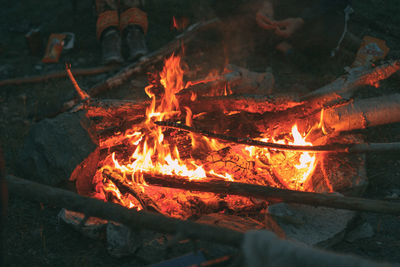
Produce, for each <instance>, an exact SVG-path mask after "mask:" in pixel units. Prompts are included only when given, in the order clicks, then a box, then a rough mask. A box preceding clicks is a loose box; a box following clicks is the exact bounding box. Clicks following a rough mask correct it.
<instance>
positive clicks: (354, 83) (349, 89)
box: [259, 61, 400, 131]
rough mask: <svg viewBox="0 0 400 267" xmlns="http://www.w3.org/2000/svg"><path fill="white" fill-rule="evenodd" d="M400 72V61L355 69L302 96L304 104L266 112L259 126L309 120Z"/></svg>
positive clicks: (264, 126) (269, 126) (265, 127)
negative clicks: (361, 89) (360, 89)
mask: <svg viewBox="0 0 400 267" xmlns="http://www.w3.org/2000/svg"><path fill="white" fill-rule="evenodd" d="M399 69H400V61H390V62H389V63H386V64H383V65H381V66H378V67H376V68H367V69H365V68H363V69H359V68H358V69H352V70H351V71H350V73H349V74H347V75H343V76H342V77H340V78H338V79H336V80H335V81H333V82H332V83H330V84H327V85H325V86H323V87H321V88H320V89H318V90H315V91H313V92H311V93H309V94H306V95H304V96H303V97H301V99H300V102H301V105H296V106H295V107H293V108H291V109H287V110H283V111H280V112H278V113H274V114H271V113H270V112H266V113H264V114H263V116H262V119H261V123H260V124H259V125H260V127H262V128H260V131H263V130H264V129H268V128H273V127H274V126H276V125H282V124H283V123H285V122H287V121H293V122H294V121H297V120H302V119H307V118H309V117H310V116H312V115H314V114H315V113H318V112H320V110H321V109H322V108H335V106H338V105H341V104H346V103H348V102H349V101H350V99H351V96H352V95H353V93H354V92H355V91H356V89H357V88H358V87H359V86H362V85H377V84H378V83H379V81H381V80H384V79H387V78H388V77H390V76H391V75H392V74H394V73H396V72H398V70H399ZM262 124H263V125H262Z"/></svg>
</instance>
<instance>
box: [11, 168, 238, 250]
mask: <svg viewBox="0 0 400 267" xmlns="http://www.w3.org/2000/svg"><path fill="white" fill-rule="evenodd" d="M6 180H7V183H8V189H9V191H10V194H12V195H19V196H21V197H23V198H26V199H29V200H35V201H39V202H41V203H44V204H48V205H53V206H57V207H62V208H66V209H69V210H73V211H79V212H82V213H84V214H85V215H87V216H94V217H99V218H103V219H107V220H113V221H116V222H120V223H123V224H124V225H126V226H128V227H131V228H133V229H148V230H153V231H156V232H160V233H169V234H176V233H179V234H181V235H183V236H184V237H187V238H190V239H202V240H206V241H211V242H217V243H221V244H226V245H231V246H235V247H239V246H240V245H241V243H242V240H243V233H241V232H238V231H234V230H230V229H226V228H222V227H216V226H212V225H206V224H200V223H194V222H191V221H182V220H179V219H175V218H169V217H165V216H163V215H160V214H154V213H148V212H143V211H141V212H138V211H135V210H130V209H127V208H125V207H122V206H120V205H118V204H115V203H109V202H103V201H100V200H97V199H94V198H88V197H83V196H80V195H78V194H75V193H73V192H70V191H66V190H63V189H59V188H55V187H51V186H47V185H42V184H38V183H35V182H31V181H28V180H25V179H21V178H18V177H15V176H12V175H8V176H7V177H6Z"/></svg>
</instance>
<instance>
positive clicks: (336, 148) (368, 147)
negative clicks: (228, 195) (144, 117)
mask: <svg viewBox="0 0 400 267" xmlns="http://www.w3.org/2000/svg"><path fill="white" fill-rule="evenodd" d="M398 118H400V116H398ZM155 124H157V125H159V126H163V127H169V128H175V129H179V130H183V131H188V132H192V133H196V134H200V135H203V136H206V137H210V138H215V139H218V140H221V141H225V142H231V143H235V144H242V145H248V146H256V147H263V148H269V149H276V150H288V151H304V152H315V153H321V152H333V153H339V152H346V153H365V152H387V151H399V150H400V143H370V144H338V143H333V144H329V145H320V146H296V145H285V144H277V143H267V142H263V141H258V140H254V139H250V138H240V137H234V136H227V135H223V134H218V133H212V132H209V131H206V130H202V129H197V128H195V127H190V126H187V125H184V124H180V123H174V122H164V121H157V122H155Z"/></svg>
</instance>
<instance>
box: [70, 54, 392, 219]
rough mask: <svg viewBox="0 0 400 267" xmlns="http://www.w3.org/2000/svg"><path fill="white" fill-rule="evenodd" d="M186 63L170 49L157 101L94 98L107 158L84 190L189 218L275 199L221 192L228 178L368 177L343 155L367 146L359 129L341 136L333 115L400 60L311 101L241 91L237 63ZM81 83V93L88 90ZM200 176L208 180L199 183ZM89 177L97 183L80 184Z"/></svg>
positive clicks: (329, 187) (153, 83)
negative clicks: (190, 75)
mask: <svg viewBox="0 0 400 267" xmlns="http://www.w3.org/2000/svg"><path fill="white" fill-rule="evenodd" d="M184 67H186V65H185V64H184V62H183V60H182V56H181V55H178V54H172V55H171V56H169V57H168V58H167V59H166V60H165V62H164V66H163V69H162V70H161V71H160V72H159V73H153V74H152V75H150V77H151V80H150V85H148V86H147V87H146V88H145V89H144V90H145V92H146V94H147V96H148V97H149V98H150V99H151V100H150V101H141V102H140V101H137V102H132V101H125V102H124V101H120V102H118V101H111V102H108V103H107V101H100V102H99V101H96V100H90V101H88V102H87V103H86V105H85V108H86V110H87V115H88V116H89V117H92V118H94V117H101V118H102V119H101V121H100V122H98V123H96V127H95V128H96V131H97V134H98V135H99V155H100V156H99V158H100V160H99V161H98V162H99V163H98V166H97V170H96V172H95V175H94V177H92V179H91V181H85V182H83V183H82V182H80V183H77V186H78V188H77V189H78V192H81V193H83V194H85V195H89V196H91V197H94V198H98V199H101V200H103V201H112V202H115V203H118V204H120V205H122V206H124V207H127V208H131V209H136V210H138V211H140V210H152V211H157V212H159V213H162V214H164V215H168V216H171V217H177V218H183V219H187V218H193V217H194V218H196V217H199V216H201V214H204V213H205V214H206V213H213V212H233V213H238V214H241V213H244V212H246V211H247V212H250V213H251V212H252V211H253V212H254V211H260V210H262V209H265V208H266V205H268V202H264V201H257V199H256V198H255V197H254V196H253V195H252V194H251V193H249V194H248V195H247V194H241V195H240V194H239V195H238V194H229V192H228V191H227V192H226V193H221V192H219V191H215V187H217V185H218V184H221V183H222V184H224V183H227V184H229V183H242V184H253V185H260V186H266V187H273V188H281V189H289V190H296V191H306V192H319V193H323V192H334V191H346V190H347V191H351V190H352V189H354V188H356V190H359V187H360V188H361V187H363V186H364V185H365V181H364V180H363V179H360V178H359V171H360V168H361V169H362V168H363V166H364V165H363V164H364V163H363V159H362V157H360V156H358V155H352V156H347V157H342V156H341V155H340V154H339V155H338V154H337V152H344V151H347V152H348V151H349V150H351V149H353V152H357V149H359V150H360V149H361V150H360V151H359V152H363V147H362V146H361V148H360V147H358V146H354V144H353V143H360V142H362V138H360V136H358V135H354V134H351V135H346V136H344V137H343V136H341V137H338V136H337V132H335V131H334V129H335V128H337V125H339V124H340V123H339V122H340V121H341V120H340V119H339V121H336V120H335V119H334V116H333V115H334V114H337V113H338V108H339V109H340V108H343V107H346V105H345V104H343V103H340V102H339V103H335V100H337V99H335V97H338V92H339V93H342V94H343V92H340V90H342V91H344V92H346V90H347V91H351V89H352V88H354V87H355V86H357V85H361V82H360V80H361V81H362V82H363V83H364V84H371V83H374V84H376V83H377V82H378V81H379V80H381V79H384V78H385V77H387V76H389V75H390V74H391V73H393V71H396V70H397V69H398V66H397V65H393V64H388V65H387V66H384V67H382V68H378V69H376V70H373V71H371V70H368V71H367V72H361V73H358V74H357V75H356V76H357V77H356V78H353V80H352V79H348V78H346V79H345V80H344V81H342V83H340V81H341V80H340V79H338V80H337V81H335V82H334V83H332V85H333V87H332V86H331V87H329V86H328V87H329V90H327V89H326V88H322V92H323V94H322V97H321V96H318V93H320V92H318V91H317V92H316V93H317V97H315V96H314V95H312V97H311V98H310V99H311V100H310V101H307V102H306V101H294V100H289V99H288V98H285V97H282V98H275V99H272V98H259V97H258V99H257V97H251V96H250V97H248V96H245V97H243V96H239V97H236V96H235V95H234V93H235V92H234V90H232V88H231V85H232V83H229V82H226V79H225V80H224V77H226V74H228V75H232V72H229V70H226V71H225V73H223V74H221V75H216V74H215V73H213V74H211V75H208V76H207V77H206V78H204V79H201V80H195V81H186V79H185V71H184ZM224 75H225V76H224ZM221 77H222V78H221ZM221 81H222V82H221ZM224 81H225V82H224ZM338 81H339V82H338ZM349 84H350V85H349ZM346 86H347V87H348V88H346ZM76 87H77V90H78V92H80V95H81V97H82V98H87V97H88V96H87V94H85V93H84V92H82V91H81V90H80V89H79V87H78V86H77V85H76ZM237 87H238V86H237ZM239 87H240V83H239ZM314 94H315V92H314ZM246 97H247V99H246ZM338 98H341V97H340V95H339V97H338ZM243 99H246V100H245V101H247V102H246V103H243ZM322 101H323V102H322ZM304 103H306V105H305V104H304ZM326 103H331V104H330V105H331V106H330V109H328V108H326V106H324V105H325V104H326ZM332 103H334V104H332ZM332 107H333V109H332ZM362 112H364V111H362ZM271 114H272V116H273V117H271ZM277 114H278V115H277ZM282 114H283V115H282ZM353 115H354V114H353ZM344 130H352V129H349V128H346V129H344ZM332 133H333V134H332ZM338 143H339V144H338ZM326 152H335V153H333V154H327V153H326ZM96 155H97V154H96ZM86 161H87V160H85V162H86ZM85 162H83V163H82V164H81V165H85V164H86V163H85ZM81 168H82V166H79V168H77V170H81ZM77 172H78V171H75V172H74V173H73V174H72V176H71V179H72V180H74V179H77V178H76V176H77ZM194 183H199V184H201V185H203V186H204V187H205V188H206V189H204V188H203V189H202V190H198V191H197V190H196V189H193V188H191V184H194ZM82 184H85V185H86V187H87V184H90V188H91V189H90V190H88V189H87V188H80V185H82ZM173 187H174V188H173ZM200 191H203V192H200ZM256 213H257V212H256Z"/></svg>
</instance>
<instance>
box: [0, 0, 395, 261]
mask: <svg viewBox="0 0 400 267" xmlns="http://www.w3.org/2000/svg"><path fill="white" fill-rule="evenodd" d="M3 2H4V3H2V9H1V10H0V22H1V23H0V36H2V38H1V40H0V62H1V63H0V80H3V79H10V78H16V77H24V76H31V75H39V74H44V73H48V72H51V71H56V70H62V69H63V68H64V62H70V63H71V64H72V68H86V67H96V66H99V65H101V57H100V46H99V44H98V42H97V41H96V38H95V30H94V29H95V16H94V12H93V7H92V1H77V2H78V6H77V10H76V11H75V12H74V11H73V6H72V2H73V1H51V0H43V1H40V5H38V4H37V1H34V0H26V1H20V2H18V1H3ZM188 2H190V3H188ZM205 2H206V1H204V2H203V1H182V0H169V1H163V2H162V4H161V1H158V0H153V1H148V3H147V9H148V12H149V17H150V25H149V32H148V36H147V40H148V45H149V48H150V50H155V49H157V48H159V47H161V46H162V45H164V44H165V43H167V42H168V41H170V40H171V39H172V38H173V37H174V36H175V35H176V34H177V32H176V31H174V30H172V29H171V20H172V16H174V15H175V16H182V15H185V16H188V17H189V18H191V20H192V22H193V21H196V20H198V19H200V18H204V17H212V16H213V14H212V12H211V11H212V9H210V8H209V7H208V6H207V5H206V4H205ZM353 7H354V9H355V14H354V15H353V16H352V21H351V24H350V30H351V31H352V32H353V33H354V34H355V35H356V36H358V37H360V38H362V37H363V36H364V35H373V36H375V37H378V38H381V39H384V40H386V41H387V45H388V46H389V47H390V48H391V50H392V52H391V54H390V55H389V56H391V57H396V55H397V58H398V56H399V55H400V53H398V51H400V26H399V25H400V16H398V14H399V12H400V3H399V1H397V0H354V1H353ZM35 27H40V29H41V35H42V38H43V40H45V39H47V37H48V36H49V34H50V33H54V32H73V33H75V34H76V43H75V48H74V49H73V50H70V51H68V52H66V53H65V54H63V56H62V58H61V61H60V63H57V64H43V63H41V61H40V59H41V58H40V57H34V56H30V55H29V52H28V49H27V46H26V40H25V37H24V35H25V34H26V33H27V32H28V31H29V30H30V29H32V28H35ZM214 39H218V38H214ZM210 43H212V42H211V41H210ZM210 43H208V45H207V43H205V44H204V50H205V51H206V50H207V48H209V46H211V45H209V44H210ZM225 44H226V43H225ZM211 48H212V47H211ZM211 48H210V50H212V49H211ZM213 49H214V48H213ZM264 49H268V48H264ZM254 51H255V52H254V53H253V54H249V55H248V57H246V60H244V61H243V60H237V61H236V62H235V60H236V59H231V60H232V61H234V63H237V64H241V65H242V66H244V67H248V68H250V69H252V70H254V71H263V70H265V68H266V67H269V68H270V69H271V68H272V71H273V72H274V74H275V77H276V79H277V88H279V89H280V90H282V91H284V90H287V89H288V88H292V89H293V88H298V91H299V93H301V92H303V91H309V90H312V89H315V88H318V87H319V86H321V85H323V84H326V83H327V82H329V81H331V80H333V79H334V78H335V77H338V76H339V75H341V74H343V72H344V70H343V67H344V66H347V65H348V64H351V61H352V59H353V58H352V56H354V55H353V54H351V53H350V54H346V55H342V56H341V57H339V59H338V60H335V61H326V62H311V63H310V62H307V63H304V64H303V67H302V68H298V67H288V66H286V62H284V61H282V60H279V57H278V56H277V55H272V56H271V57H270V58H268V64H265V60H264V59H263V58H262V57H260V56H258V55H259V54H257V51H259V50H257V49H255V50H254ZM205 53H206V52H205ZM261 54H262V53H261ZM193 64H194V63H193V62H191V67H193V66H192V65H193ZM306 64H310V67H309V68H305V67H304V66H305V65H306ZM199 65H200V62H199ZM113 74H114V73H108V74H101V75H97V76H88V77H82V78H80V79H79V83H80V85H81V87H82V88H85V89H88V88H91V87H92V86H93V85H95V84H96V83H98V82H100V81H102V80H104V79H105V78H106V77H108V76H111V75H113ZM399 81H400V78H399V76H395V77H393V78H391V79H388V80H387V81H385V82H383V83H382V86H381V87H380V88H379V89H374V88H367V89H365V90H364V91H362V92H359V93H358V94H359V97H369V96H375V95H383V94H389V93H399V90H400V87H399ZM115 95H118V93H115ZM133 95H134V94H133ZM73 97H74V91H73V87H72V85H71V83H70V81H69V80H67V78H61V79H55V80H49V81H46V82H42V83H38V84H28V85H19V86H15V85H10V86H5V87H0V103H1V112H0V123H1V128H0V144H2V147H3V150H4V153H5V159H6V164H7V171H8V173H16V171H17V170H16V169H15V165H14V163H15V161H16V158H17V157H18V150H19V149H20V148H21V144H22V142H23V140H24V137H25V136H26V134H27V132H28V131H29V128H30V126H31V125H32V124H34V123H35V122H36V121H38V120H41V119H43V118H46V117H48V116H50V115H51V114H54V113H56V112H57V111H58V110H60V108H61V106H62V104H63V103H64V102H65V101H67V100H70V99H72V98H73ZM114 97H115V96H114ZM363 133H364V134H365V135H366V137H367V141H370V142H396V141H400V125H399V124H393V125H388V126H383V127H376V128H374V129H369V130H367V131H363ZM399 156H400V154H399V153H393V154H385V155H382V154H374V153H371V154H368V155H367V175H368V178H369V180H370V185H369V187H368V188H367V191H366V193H365V195H364V196H365V197H368V198H374V199H383V198H385V197H387V196H389V195H393V194H397V195H400V157H399ZM25 178H29V177H25ZM58 211H59V209H58V208H54V207H51V206H43V205H41V204H40V203H34V202H28V201H26V200H23V199H20V198H18V197H15V196H13V195H11V196H10V201H9V214H8V219H7V225H6V229H5V230H6V235H5V240H4V242H5V251H3V253H4V255H5V262H6V265H7V266H26V265H30V266H71V265H74V266H103V265H104V266H121V265H122V266H125V265H126V266H141V265H146V264H148V263H150V262H151V261H148V259H147V260H146V259H140V258H138V257H135V256H131V257H127V258H123V259H115V258H113V257H111V256H109V255H108V254H107V252H106V248H105V246H104V243H103V242H100V241H94V240H91V239H88V238H85V237H83V236H82V235H81V234H79V233H78V232H76V231H74V230H72V229H70V228H68V227H65V226H63V225H62V224H60V223H59V222H58V221H57V219H56V215H57V213H58ZM360 220H364V221H367V222H368V223H370V224H371V226H372V227H373V229H374V231H375V234H374V236H373V237H369V238H365V239H362V240H358V241H355V242H353V243H349V242H346V241H343V242H341V243H340V244H338V245H336V246H335V247H334V248H332V249H333V250H334V251H338V252H349V253H354V254H357V255H360V256H363V257H367V258H369V259H373V260H378V261H389V262H395V263H400V253H399V252H398V251H400V250H399V249H400V241H399V240H400V218H399V217H396V216H383V215H376V214H369V213H363V214H361V215H360Z"/></svg>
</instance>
